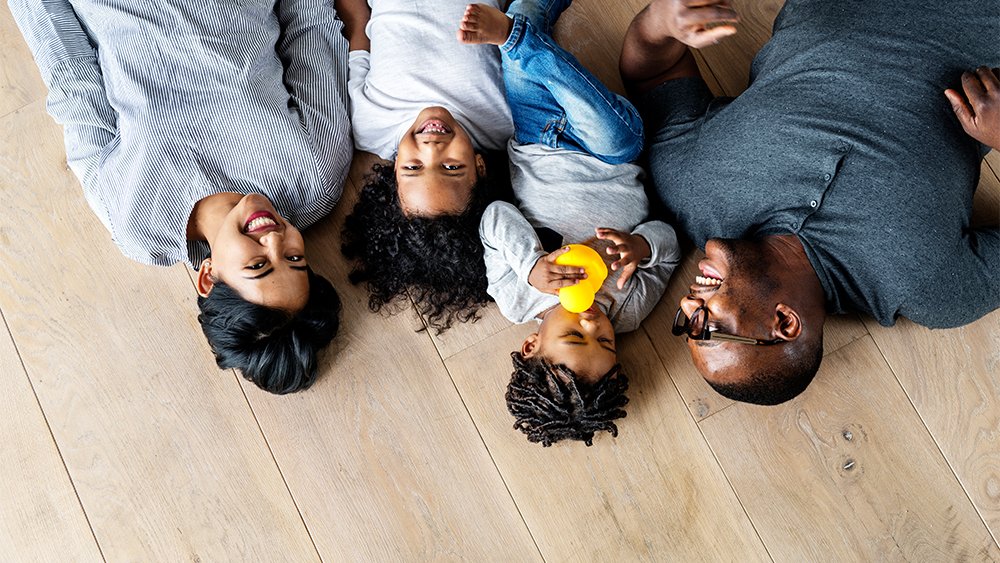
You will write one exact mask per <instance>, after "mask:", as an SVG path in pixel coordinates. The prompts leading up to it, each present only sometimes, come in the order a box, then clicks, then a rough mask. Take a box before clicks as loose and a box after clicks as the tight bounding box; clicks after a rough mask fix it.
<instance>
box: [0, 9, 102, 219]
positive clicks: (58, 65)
mask: <svg viewBox="0 0 1000 563" xmlns="http://www.w3.org/2000/svg"><path fill="white" fill-rule="evenodd" d="M8 5H9V6H10V11H11V14H13V16H14V19H15V21H16V22H17V25H18V27H19V28H20V30H21V33H22V34H23V35H24V39H25V41H26V42H27V43H28V48H30V49H31V53H32V55H33V56H34V58H35V63H36V64H37V65H38V68H39V70H40V71H41V73H42V80H44V81H45V85H46V86H48V88H49V95H48V99H47V104H46V109H47V110H48V112H49V114H50V115H51V116H52V117H53V118H54V119H55V121H56V123H59V124H60V125H62V126H63V134H64V136H65V141H66V161H67V163H68V164H69V166H70V168H71V169H72V170H73V172H74V173H75V174H76V175H77V177H78V178H79V179H80V183H81V184H82V185H83V188H84V192H85V193H86V194H87V196H88V200H91V199H92V197H91V196H92V193H91V192H92V191H93V189H94V185H95V183H96V177H97V169H98V164H99V162H100V159H101V154H102V153H103V151H104V150H105V148H106V147H108V146H109V145H110V144H111V143H112V142H113V141H114V139H115V137H116V136H117V134H118V127H117V121H118V115H117V113H116V112H115V110H114V109H113V108H112V107H111V104H110V103H109V102H108V96H107V93H106V92H105V89H104V77H103V75H102V74H101V67H100V65H99V63H98V60H97V52H96V51H95V49H94V47H93V46H92V45H91V41H90V38H89V37H88V35H87V33H86V32H85V31H84V29H83V26H82V24H81V23H80V20H79V19H78V18H77V16H76V12H74V11H73V7H72V6H71V5H70V4H69V2H66V1H65V0H41V1H37V0H35V1H32V0H9V4H8ZM99 215H100V214H99ZM102 219H103V217H102Z"/></svg>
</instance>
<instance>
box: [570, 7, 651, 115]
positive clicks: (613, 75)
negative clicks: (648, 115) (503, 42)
mask: <svg viewBox="0 0 1000 563" xmlns="http://www.w3.org/2000/svg"><path fill="white" fill-rule="evenodd" d="M647 4H649V1H648V0H620V1H617V2H604V1H602V0H576V1H575V2H573V4H572V5H571V6H570V7H569V9H567V10H566V11H565V12H564V13H563V15H562V16H561V17H560V18H559V22H558V23H557V24H556V26H555V31H554V33H553V38H554V39H555V40H556V43H558V44H559V45H560V46H561V47H562V48H563V49H566V50H567V51H569V52H570V53H572V54H573V56H575V57H576V58H577V60H579V61H580V64H582V65H583V66H584V67H585V68H586V69H587V70H589V71H590V72H592V73H593V74H594V76H596V77H597V79H598V80H600V81H601V82H603V83H604V84H605V86H607V87H608V89H609V90H611V91H612V92H615V93H617V94H620V95H622V96H624V95H625V87H624V86H623V85H622V79H621V76H620V75H619V73H618V57H619V56H620V55H621V50H622V43H623V42H624V40H625V30H626V29H628V26H629V24H630V23H631V22H632V18H633V17H634V16H635V15H636V14H638V13H639V11H640V10H642V9H643V8H645V7H646V5H647Z"/></svg>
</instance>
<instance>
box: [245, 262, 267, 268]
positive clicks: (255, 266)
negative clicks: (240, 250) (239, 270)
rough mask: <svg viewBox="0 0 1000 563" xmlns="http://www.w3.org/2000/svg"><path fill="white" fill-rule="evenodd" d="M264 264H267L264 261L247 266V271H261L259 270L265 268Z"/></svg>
mask: <svg viewBox="0 0 1000 563" xmlns="http://www.w3.org/2000/svg"><path fill="white" fill-rule="evenodd" d="M264 264H267V262H264V261H263V260H262V261H260V262H257V263H256V264H251V265H249V266H247V269H248V270H259V269H261V268H263V267H264Z"/></svg>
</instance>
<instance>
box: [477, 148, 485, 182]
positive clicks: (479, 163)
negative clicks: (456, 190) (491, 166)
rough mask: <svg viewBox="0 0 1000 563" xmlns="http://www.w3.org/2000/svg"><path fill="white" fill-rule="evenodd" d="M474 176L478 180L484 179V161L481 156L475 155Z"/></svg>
mask: <svg viewBox="0 0 1000 563" xmlns="http://www.w3.org/2000/svg"><path fill="white" fill-rule="evenodd" d="M476 174H478V175H479V177H480V178H485V177H486V161H485V160H483V155H481V154H476Z"/></svg>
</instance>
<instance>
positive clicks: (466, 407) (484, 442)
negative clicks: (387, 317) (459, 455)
mask: <svg viewBox="0 0 1000 563" xmlns="http://www.w3.org/2000/svg"><path fill="white" fill-rule="evenodd" d="M467 348H471V346H468V347H467ZM436 349H437V347H436V346H435V350H436ZM438 355H439V356H440V352H439V353H438ZM441 362H442V363H443V364H444V369H445V371H447V372H448V379H450V380H451V384H452V385H453V386H454V387H455V393H456V394H457V395H458V398H459V399H460V400H461V401H462V408H464V409H465V414H467V415H468V416H469V420H471V421H472V426H473V428H475V429H476V435H478V436H479V440H480V441H481V442H482V443H483V447H484V448H486V453H487V454H489V456H490V461H491V462H492V463H493V469H495V470H496V472H497V475H499V476H500V481H502V482H503V488H504V490H506V491H507V496H508V497H510V501H511V502H512V503H513V504H514V508H516V509H517V515H518V516H520V517H521V523H522V524H524V529H525V530H527V532H528V537H530V538H531V543H532V544H533V545H534V546H535V551H537V552H538V557H539V558H541V560H542V561H545V556H544V555H543V554H542V550H541V548H540V547H538V540H536V539H535V534H534V533H533V532H532V531H531V527H530V526H528V522H527V521H526V520H525V519H524V513H523V512H522V511H521V507H520V506H519V505H518V504H517V499H515V498H514V494H513V493H511V492H510V485H508V484H507V478H506V477H505V476H504V474H503V471H500V466H499V465H497V460H496V458H495V457H494V456H493V451H492V450H491V449H490V445H489V444H488V443H486V439H485V438H483V432H482V430H480V429H479V423H478V422H477V421H476V417H474V416H472V412H470V411H469V405H468V404H467V403H466V402H465V397H463V396H462V392H461V391H460V390H459V389H458V384H456V383H455V376H454V375H452V373H451V370H450V369H449V368H448V364H447V363H445V362H444V360H441Z"/></svg>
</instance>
